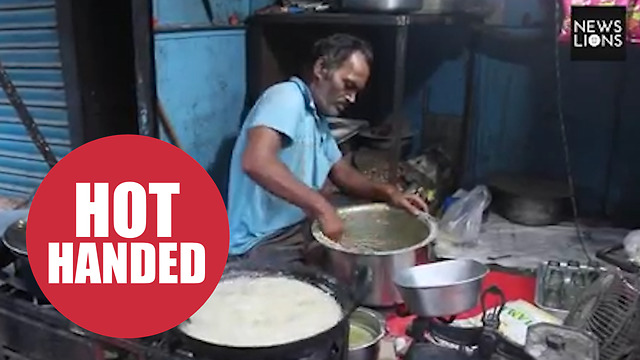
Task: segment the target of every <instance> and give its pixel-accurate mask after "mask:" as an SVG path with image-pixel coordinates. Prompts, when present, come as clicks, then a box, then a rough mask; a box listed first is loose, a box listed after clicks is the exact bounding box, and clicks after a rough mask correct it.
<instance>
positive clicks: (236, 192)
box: [227, 77, 342, 255]
mask: <svg viewBox="0 0 640 360" xmlns="http://www.w3.org/2000/svg"><path fill="white" fill-rule="evenodd" d="M256 126H267V127H269V128H272V129H274V130H276V131H278V132H279V133H280V134H282V135H283V137H284V138H288V139H287V140H286V141H283V148H282V149H281V150H280V152H279V154H278V157H279V159H280V161H282V162H283V163H284V164H285V165H286V166H287V168H289V171H291V173H292V174H293V175H294V176H295V177H296V178H297V179H298V180H299V181H301V182H303V183H304V184H306V185H307V186H309V187H310V188H312V189H315V190H320V189H321V188H322V186H323V185H324V183H325V181H326V179H327V177H328V175H329V171H330V170H331V167H333V165H334V164H335V163H336V162H338V160H340V158H341V157H342V153H341V152H340V150H339V149H338V144H337V143H336V140H335V139H334V138H333V136H332V135H331V131H330V129H329V124H328V122H327V121H326V119H325V118H324V117H322V116H320V115H319V114H318V112H317V111H316V107H315V104H314V103H313V98H312V97H311V93H310V91H309V88H308V87H307V85H306V84H305V83H304V82H303V81H302V80H300V79H299V78H297V77H293V78H291V79H290V80H289V81H286V82H282V83H279V84H276V85H273V86H271V87H270V88H268V89H267V90H266V91H265V92H264V93H263V94H262V95H261V96H260V98H259V99H258V101H257V102H256V104H255V105H254V107H253V108H252V109H251V111H250V112H249V114H248V115H247V119H246V121H245V123H244V125H243V127H242V129H241V130H240V135H239V136H238V140H237V141H236V144H235V146H234V149H233V154H232V157H231V166H230V170H229V196H228V209H227V211H228V215H229V231H230V236H231V243H230V246H229V254H231V255H241V254H244V253H246V252H247V251H249V250H250V249H251V248H252V247H254V246H255V245H256V244H258V243H259V242H260V240H262V239H264V238H265V237H268V236H269V235H272V234H274V233H276V232H278V231H279V230H281V229H284V228H286V227H289V226H291V225H294V224H296V223H298V222H300V221H302V220H304V218H305V214H304V212H303V211H302V209H300V208H299V207H297V206H296V205H293V204H291V203H289V202H287V201H285V200H283V199H281V198H279V197H277V196H275V195H273V194H271V193H270V192H268V191H267V190H266V189H264V188H263V187H261V186H260V185H258V184H257V183H255V182H254V181H253V180H252V179H251V178H250V177H249V176H248V175H247V174H246V173H245V172H244V171H243V170H242V156H243V153H244V150H245V147H246V142H247V135H248V131H249V130H250V129H251V128H253V127H256Z"/></svg>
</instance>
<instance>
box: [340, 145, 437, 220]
mask: <svg viewBox="0 0 640 360" xmlns="http://www.w3.org/2000/svg"><path fill="white" fill-rule="evenodd" d="M329 177H330V178H331V181H332V182H333V183H334V184H336V185H337V186H338V187H340V188H341V189H342V190H343V191H344V192H346V193H347V194H350V195H352V196H356V197H360V198H364V199H368V200H370V201H384V202H388V203H390V204H391V205H393V206H396V207H399V208H403V209H405V210H407V211H409V212H410V213H412V214H415V215H417V214H418V213H420V212H421V211H427V210H428V209H427V204H426V203H425V202H424V201H423V200H422V199H421V198H420V197H419V196H417V195H415V194H403V193H402V192H401V191H400V190H398V189H397V188H396V187H395V186H393V185H391V184H381V183H376V182H373V181H371V180H369V179H367V178H366V177H365V176H364V175H363V174H361V173H360V172H359V171H358V170H356V169H354V168H353V167H352V166H351V165H350V164H349V163H348V162H347V161H346V160H345V159H344V158H342V159H340V160H338V162H336V164H335V165H334V166H333V167H332V168H331V172H330V173H329Z"/></svg>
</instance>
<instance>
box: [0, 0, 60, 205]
mask: <svg viewBox="0 0 640 360" xmlns="http://www.w3.org/2000/svg"><path fill="white" fill-rule="evenodd" d="M0 60H2V62H3V64H4V65H5V67H6V68H7V71H8V73H9V76H10V77H11V79H12V81H13V82H14V83H15V85H16V87H17V88H18V91H19V93H20V95H21V96H22V98H23V101H24V103H25V104H26V105H27V108H28V109H29V111H30V113H31V115H32V116H33V118H34V119H35V121H36V123H37V124H38V126H39V128H40V131H41V132H42V134H43V136H44V137H45V139H46V140H47V142H48V143H49V144H50V145H51V148H52V151H53V152H54V154H55V155H56V157H58V159H60V158H62V157H63V156H65V155H66V154H68V153H69V152H70V151H71V143H70V140H69V124H68V122H67V103H66V98H65V93H64V82H63V80H62V79H63V78H62V65H61V63H60V53H59V48H58V34H57V31H56V13H55V4H54V2H53V1H42V0H0ZM48 171H49V167H48V165H47V164H46V162H45V161H44V159H43V158H42V155H41V154H40V153H39V152H38V149H37V148H36V146H35V145H34V144H33V143H32V141H31V138H30V137H29V135H28V133H27V132H26V130H25V128H24V125H23V124H22V122H21V121H20V119H19V118H18V117H17V115H16V112H15V110H14V109H13V107H12V106H11V104H10V103H9V101H8V100H7V98H6V96H5V94H4V92H2V91H0V195H2V196H8V197H19V198H23V197H27V196H28V195H29V194H30V193H31V192H33V191H34V190H35V189H36V188H37V186H38V185H39V184H40V182H41V181H42V179H43V178H44V177H45V175H46V174H47V172H48Z"/></svg>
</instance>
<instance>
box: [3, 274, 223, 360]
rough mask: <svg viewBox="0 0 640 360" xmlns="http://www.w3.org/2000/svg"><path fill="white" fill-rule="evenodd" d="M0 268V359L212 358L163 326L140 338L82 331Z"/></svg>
mask: <svg viewBox="0 0 640 360" xmlns="http://www.w3.org/2000/svg"><path fill="white" fill-rule="evenodd" d="M7 270H8V269H2V270H0V358H1V359H3V360H59V359H65V360H93V359H95V360H125V359H126V360H133V359H136V360H170V359H171V360H187V359H190V360H194V359H202V360H215V359H209V358H203V357H200V356H199V357H196V356H194V355H193V354H192V353H191V352H189V351H187V350H185V349H183V348H181V344H180V341H179V340H178V338H177V337H175V336H172V335H171V334H170V333H169V332H167V333H163V334H160V335H157V336H153V337H149V338H143V339H117V338H109V337H105V336H101V335H97V334H94V333H91V332H88V331H86V330H84V329H81V328H80V327H78V326H76V325H75V324H73V323H72V322H70V321H69V320H68V319H66V318H65V317H64V316H62V315H61V314H60V313H59V312H58V311H57V310H56V309H55V308H54V307H53V306H52V305H50V304H48V303H47V302H46V301H42V300H39V299H38V298H36V297H34V296H32V295H30V294H29V293H28V292H27V291H25V290H24V287H23V286H22V282H21V280H20V279H18V278H16V277H14V276H12V274H11V271H10V269H9V271H7Z"/></svg>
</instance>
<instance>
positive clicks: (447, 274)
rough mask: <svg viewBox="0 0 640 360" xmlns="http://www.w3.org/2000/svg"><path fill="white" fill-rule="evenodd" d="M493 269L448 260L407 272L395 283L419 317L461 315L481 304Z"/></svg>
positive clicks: (412, 311) (408, 306) (400, 273)
mask: <svg viewBox="0 0 640 360" xmlns="http://www.w3.org/2000/svg"><path fill="white" fill-rule="evenodd" d="M488 273H489V268H488V267H487V266H486V265H484V264H482V263H479V262H477V261H473V260H447V261H441V262H436V263H432V264H425V265H419V266H415V267H412V268H410V269H406V270H404V271H401V272H399V273H398V274H397V276H396V277H395V278H394V282H395V284H396V286H397V287H398V289H399V290H400V293H401V294H402V298H403V299H404V301H405V304H406V305H407V308H408V310H409V311H410V312H411V313H413V314H415V315H419V316H425V317H438V316H450V315H458V314H460V313H463V312H465V311H467V310H470V309H473V308H474V307H475V306H476V305H477V304H478V299H479V297H480V291H481V289H482V280H483V279H484V277H485V276H487V274H488Z"/></svg>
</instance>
